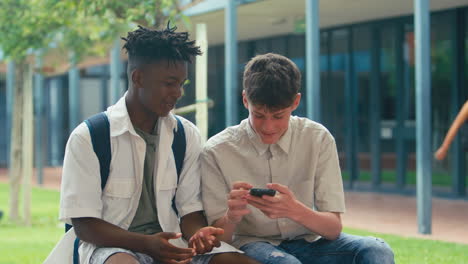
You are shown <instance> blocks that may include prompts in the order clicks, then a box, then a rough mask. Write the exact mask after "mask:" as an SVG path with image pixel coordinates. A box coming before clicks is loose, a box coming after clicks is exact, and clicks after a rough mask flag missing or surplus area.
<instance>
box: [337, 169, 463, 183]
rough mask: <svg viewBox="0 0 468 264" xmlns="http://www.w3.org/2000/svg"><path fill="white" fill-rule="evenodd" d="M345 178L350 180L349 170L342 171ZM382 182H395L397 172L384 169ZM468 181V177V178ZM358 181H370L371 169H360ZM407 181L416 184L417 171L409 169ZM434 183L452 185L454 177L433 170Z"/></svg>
mask: <svg viewBox="0 0 468 264" xmlns="http://www.w3.org/2000/svg"><path fill="white" fill-rule="evenodd" d="M342 175H343V180H344V181H348V180H349V173H348V172H347V171H343V172H342ZM381 175H382V182H387V183H395V182H396V173H395V171H394V170H392V171H390V170H384V171H382V174H381ZM466 180H467V181H468V177H467V178H466ZM358 181H363V182H369V181H371V173H370V172H369V171H360V172H359V179H358ZM406 183H407V184H408V185H416V172H415V171H407V172H406ZM432 184H433V185H434V186H445V187H450V186H451V184H452V178H451V176H450V175H449V174H447V173H441V172H432Z"/></svg>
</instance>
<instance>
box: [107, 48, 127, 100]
mask: <svg viewBox="0 0 468 264" xmlns="http://www.w3.org/2000/svg"><path fill="white" fill-rule="evenodd" d="M110 58H111V61H110V83H111V103H110V104H115V103H116V102H117V101H118V100H119V98H120V96H121V93H122V91H121V88H120V75H121V73H122V67H123V66H122V64H123V63H122V59H121V58H120V39H117V40H115V41H114V45H113V46H112V50H111V52H110ZM106 88H107V87H106ZM105 100H107V98H105Z"/></svg>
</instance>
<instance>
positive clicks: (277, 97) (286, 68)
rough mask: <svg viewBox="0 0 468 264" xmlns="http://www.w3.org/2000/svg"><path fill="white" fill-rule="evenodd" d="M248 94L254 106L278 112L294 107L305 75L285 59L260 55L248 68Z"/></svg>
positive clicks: (246, 78) (245, 80)
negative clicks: (302, 76) (302, 77)
mask: <svg viewBox="0 0 468 264" xmlns="http://www.w3.org/2000/svg"><path fill="white" fill-rule="evenodd" d="M243 85H244V91H245V93H246V96H247V99H248V100H249V102H250V103H252V104H254V105H258V106H265V107H267V108H268V109H270V110H278V109H283V108H286V107H289V106H291V105H292V104H293V102H294V99H295V98H296V95H297V93H298V92H299V89H300V87H301V72H300V71H299V68H298V67H297V66H296V64H294V62H292V61H291V60H290V59H288V58H286V57H285V56H282V55H279V54H274V53H267V54H263V55H257V56H255V57H254V58H252V59H251V60H250V61H249V62H248V63H247V65H246V66H245V71H244V83H243Z"/></svg>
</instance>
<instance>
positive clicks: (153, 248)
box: [145, 232, 196, 264]
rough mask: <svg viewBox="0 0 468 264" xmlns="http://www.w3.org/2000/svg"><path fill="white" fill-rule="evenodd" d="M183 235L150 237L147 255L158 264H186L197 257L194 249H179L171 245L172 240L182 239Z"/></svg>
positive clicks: (162, 234)
mask: <svg viewBox="0 0 468 264" xmlns="http://www.w3.org/2000/svg"><path fill="white" fill-rule="evenodd" d="M181 236H182V234H181V233H170V232H161V233H157V234H154V235H150V236H148V240H147V241H146V250H145V253H147V254H148V255H150V256H151V257H152V258H153V259H154V260H155V261H156V262H157V263H163V264H176V263H177V264H186V263H190V261H192V257H193V256H195V255H196V253H195V250H194V249H192V248H179V247H176V246H174V245H172V244H171V243H169V240H170V239H177V238H179V237H181Z"/></svg>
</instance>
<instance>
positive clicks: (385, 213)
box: [0, 167, 468, 244]
mask: <svg viewBox="0 0 468 264" xmlns="http://www.w3.org/2000/svg"><path fill="white" fill-rule="evenodd" d="M61 171H62V170H61V168H60V167H58V168H45V169H44V182H43V185H42V186H43V188H47V189H54V190H59V189H60V176H61ZM35 179H36V177H34V180H33V184H34V186H37V183H36V180H35ZM7 181H8V176H7V170H6V169H3V168H0V182H7ZM345 197H346V213H345V214H344V215H343V217H342V219H343V224H344V226H345V227H350V228H357V229H363V230H368V231H372V232H379V233H385V234H394V235H399V236H405V237H418V238H425V239H434V240H442V241H448V242H456V243H463V244H468V228H466V223H467V221H468V201H466V200H446V199H440V198H433V199H432V234H431V235H421V234H418V224H417V210H416V198H415V197H412V196H402V195H394V194H381V193H366V192H350V191H347V192H346V193H345Z"/></svg>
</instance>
